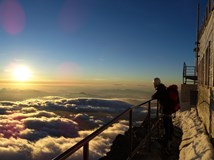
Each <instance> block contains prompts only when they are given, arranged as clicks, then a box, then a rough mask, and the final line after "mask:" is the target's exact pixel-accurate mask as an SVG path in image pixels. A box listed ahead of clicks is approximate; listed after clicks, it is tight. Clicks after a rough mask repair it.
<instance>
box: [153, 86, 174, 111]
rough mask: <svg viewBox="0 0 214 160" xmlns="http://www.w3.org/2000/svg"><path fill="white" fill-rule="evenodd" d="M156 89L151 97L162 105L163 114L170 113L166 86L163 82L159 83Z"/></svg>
mask: <svg viewBox="0 0 214 160" xmlns="http://www.w3.org/2000/svg"><path fill="white" fill-rule="evenodd" d="M156 90H157V91H156V92H155V93H154V95H153V96H152V98H153V99H157V100H158V101H159V103H160V104H161V107H162V111H163V114H168V115H169V114H171V109H170V107H169V102H168V94H167V88H166V86H165V85H164V84H159V85H158V86H157V88H156Z"/></svg>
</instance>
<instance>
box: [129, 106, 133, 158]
mask: <svg viewBox="0 0 214 160" xmlns="http://www.w3.org/2000/svg"><path fill="white" fill-rule="evenodd" d="M132 144H133V134H132V109H131V110H130V111H129V145H130V146H129V157H131V155H132V147H133V146H132Z"/></svg>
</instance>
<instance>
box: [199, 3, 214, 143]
mask: <svg viewBox="0 0 214 160" xmlns="http://www.w3.org/2000/svg"><path fill="white" fill-rule="evenodd" d="M199 10H200V9H199ZM205 12H206V13H205V16H204V19H203V22H202V23H199V22H198V34H197V42H196V48H195V52H196V75H197V91H198V96H197V97H198V100H197V111H198V115H199V116H200V117H201V119H202V121H203V123H204V125H205V127H206V129H207V132H208V134H209V135H210V137H211V138H212V139H213V138H214V0H208V4H207V7H206V10H205ZM198 15H199V14H198ZM199 25H200V26H199Z"/></svg>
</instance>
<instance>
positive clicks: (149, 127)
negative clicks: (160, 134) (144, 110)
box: [148, 101, 151, 151]
mask: <svg viewBox="0 0 214 160" xmlns="http://www.w3.org/2000/svg"><path fill="white" fill-rule="evenodd" d="M148 134H149V151H151V101H149V103H148Z"/></svg>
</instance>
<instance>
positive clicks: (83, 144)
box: [52, 99, 158, 160]
mask: <svg viewBox="0 0 214 160" xmlns="http://www.w3.org/2000/svg"><path fill="white" fill-rule="evenodd" d="M152 100H153V99H150V100H148V101H145V102H143V103H141V104H139V105H136V106H132V107H131V108H128V109H126V110H125V111H124V112H122V113H121V114H119V115H118V116H116V117H115V118H114V119H112V120H111V121H110V122H108V123H107V124H105V125H104V126H102V127H100V128H99V129H97V130H96V131H94V132H93V133H91V134H90V135H88V136H87V137H85V138H84V139H83V140H81V141H80V142H78V143H77V144H75V145H74V146H73V147H71V148H69V149H68V150H66V151H65V152H63V153H62V154H60V155H58V156H57V157H55V158H53V159H52V160H65V159H66V158H68V157H69V156H70V155H72V154H73V153H74V152H76V151H77V150H78V149H80V148H81V147H83V159H84V160H88V159H89V141H91V140H92V139H93V138H95V137H96V136H97V135H99V134H100V133H102V132H103V131H104V130H105V129H107V128H108V127H109V126H111V125H112V124H113V123H115V122H116V121H118V120H119V119H120V118H121V117H122V116H123V115H125V114H126V113H129V132H130V134H129V135H130V146H129V147H130V153H129V155H130V156H131V152H132V149H133V148H132V139H133V137H132V134H131V133H132V110H133V109H135V108H137V107H140V106H142V105H145V104H147V103H148V114H149V116H150V113H151V112H150V107H151V101H152ZM157 104H158V103H157ZM157 107H158V105H157ZM157 111H158V110H157ZM157 115H158V114H157ZM149 123H150V122H149ZM149 128H150V127H149ZM149 130H150V129H149Z"/></svg>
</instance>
